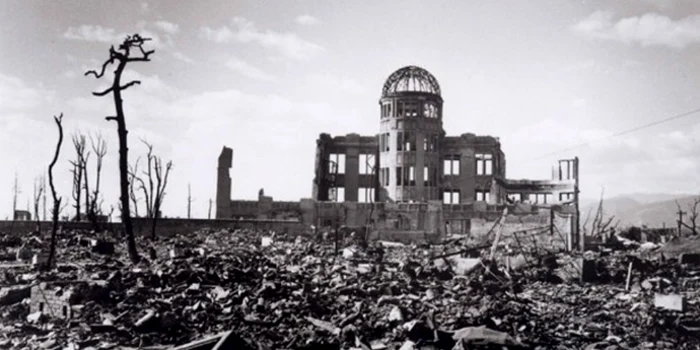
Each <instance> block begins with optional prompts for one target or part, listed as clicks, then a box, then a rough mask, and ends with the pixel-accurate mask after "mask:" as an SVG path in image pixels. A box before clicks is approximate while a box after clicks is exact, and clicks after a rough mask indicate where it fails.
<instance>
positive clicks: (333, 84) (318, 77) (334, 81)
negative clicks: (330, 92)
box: [308, 73, 367, 95]
mask: <svg viewBox="0 0 700 350" xmlns="http://www.w3.org/2000/svg"><path fill="white" fill-rule="evenodd" d="M308 80H309V83H310V84H313V85H316V86H318V87H320V88H323V89H337V90H340V91H342V92H347V93H350V94H356V95H359V94H363V93H365V92H366V91H367V89H365V87H364V86H362V85H360V84H359V83H358V82H357V81H356V80H354V79H352V78H348V77H345V76H336V75H333V74H330V73H315V74H312V75H311V76H309V78H308Z"/></svg>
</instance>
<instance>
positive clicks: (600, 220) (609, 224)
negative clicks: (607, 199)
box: [583, 191, 620, 237]
mask: <svg viewBox="0 0 700 350" xmlns="http://www.w3.org/2000/svg"><path fill="white" fill-rule="evenodd" d="M604 193H605V192H604V191H603V192H601V194H600V201H599V202H598V208H597V210H596V213H595V216H594V217H593V222H592V223H591V227H590V230H591V231H590V234H587V235H588V236H590V237H600V236H602V235H606V234H608V233H611V232H614V231H615V230H616V229H617V226H618V225H619V223H620V221H619V220H618V221H617V222H615V223H613V220H614V219H615V216H614V215H613V216H610V217H608V218H606V217H605V211H604V210H603V202H604V199H603V198H604ZM590 214H591V213H590V212H589V213H588V217H586V221H585V222H584V224H583V230H584V234H586V224H587V223H588V219H589V217H590Z"/></svg>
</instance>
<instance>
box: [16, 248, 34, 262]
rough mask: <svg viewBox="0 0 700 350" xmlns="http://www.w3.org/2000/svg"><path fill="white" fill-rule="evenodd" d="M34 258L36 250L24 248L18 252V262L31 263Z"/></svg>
mask: <svg viewBox="0 0 700 350" xmlns="http://www.w3.org/2000/svg"><path fill="white" fill-rule="evenodd" d="M32 257H34V250H32V248H29V247H27V246H22V247H20V248H19V249H18V250H17V261H29V260H32Z"/></svg>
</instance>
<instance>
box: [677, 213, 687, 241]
mask: <svg viewBox="0 0 700 350" xmlns="http://www.w3.org/2000/svg"><path fill="white" fill-rule="evenodd" d="M676 214H678V237H680V236H681V228H682V227H683V215H685V214H686V212H684V211H683V210H681V209H680V207H679V208H678V211H677V212H676Z"/></svg>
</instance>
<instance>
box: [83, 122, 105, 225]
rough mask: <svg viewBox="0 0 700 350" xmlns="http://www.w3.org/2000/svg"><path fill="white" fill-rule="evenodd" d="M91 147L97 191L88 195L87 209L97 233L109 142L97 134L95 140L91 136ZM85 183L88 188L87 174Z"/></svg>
mask: <svg viewBox="0 0 700 350" xmlns="http://www.w3.org/2000/svg"><path fill="white" fill-rule="evenodd" d="M90 146H91V148H92V151H93V152H94V153H95V158H96V161H95V162H96V164H95V189H94V191H93V192H92V194H90V193H89V192H88V193H87V194H88V196H87V197H88V199H89V200H88V207H87V208H86V210H87V216H88V219H89V220H90V222H91V223H92V226H93V228H94V229H95V231H98V230H99V225H98V221H97V217H98V216H99V215H102V206H101V202H99V200H100V199H99V197H100V179H101V176H102V162H103V159H104V157H105V155H107V141H105V139H104V138H103V137H102V134H99V133H98V134H97V136H96V137H95V138H93V137H92V135H90ZM85 183H86V187H87V172H86V173H85Z"/></svg>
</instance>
